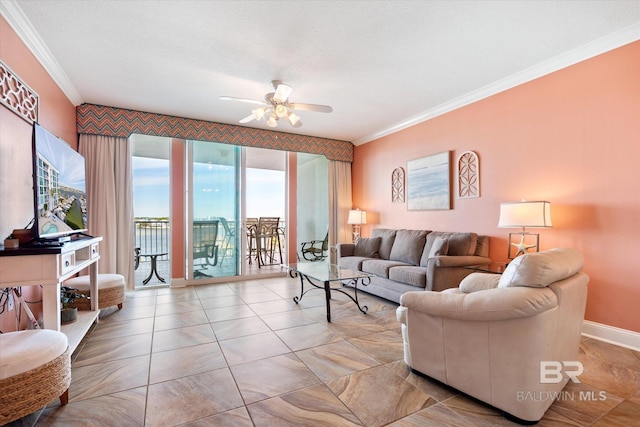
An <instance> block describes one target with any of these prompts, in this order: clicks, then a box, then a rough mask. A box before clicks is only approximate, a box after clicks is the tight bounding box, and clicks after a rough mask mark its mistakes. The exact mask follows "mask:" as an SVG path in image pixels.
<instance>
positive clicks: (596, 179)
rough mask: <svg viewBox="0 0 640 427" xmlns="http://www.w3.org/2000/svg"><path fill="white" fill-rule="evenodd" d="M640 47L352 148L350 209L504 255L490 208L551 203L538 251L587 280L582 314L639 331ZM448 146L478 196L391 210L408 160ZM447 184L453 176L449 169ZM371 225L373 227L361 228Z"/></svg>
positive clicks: (503, 233)
mask: <svg viewBox="0 0 640 427" xmlns="http://www.w3.org/2000/svg"><path fill="white" fill-rule="evenodd" d="M639 137H640V42H635V43H633V44H630V45H627V46H624V47H621V48H618V49H615V50H613V51H610V52H608V53H605V54H602V55H600V56H597V57H595V58H592V59H589V60H587V61H584V62H582V63H579V64H576V65H574V66H571V67H568V68H565V69H563V70H560V71H557V72H555V73H552V74H550V75H547V76H544V77H542V78H539V79H536V80H534V81H531V82H529V83H526V84H523V85H521V86H518V87H516V88H513V89H511V90H508V91H505V92H502V93H500V94H497V95H494V96H492V97H490V98H487V99H484V100H482V101H479V102H476V103H474V104H471V105H468V106H466V107H463V108H460V109H458V110H455V111H453V112H450V113H447V114H445V115H442V116H440V117H437V118H434V119H432V120H429V121H427V122H424V123H421V124H418V125H415V126H413V127H411V128H408V129H405V130H403V131H400V132H397V133H394V134H392V135H388V136H386V137H383V138H380V139H378V140H375V141H372V142H370V143H368V144H364V145H361V146H359V147H356V150H355V162H354V164H353V203H354V206H358V207H359V208H361V209H365V210H367V212H371V213H372V215H371V218H372V219H373V222H375V223H374V224H369V225H367V226H366V227H363V231H364V234H365V235H368V233H369V232H370V229H371V227H405V228H430V229H434V230H452V231H454V230H456V231H476V232H478V233H481V234H488V235H490V236H492V241H491V258H493V259H494V260H506V257H507V254H506V247H507V242H506V238H507V234H508V232H509V231H517V230H507V229H498V228H497V223H498V214H499V204H500V202H505V201H517V200H520V199H528V200H535V199H538V200H549V201H550V202H551V211H552V220H553V225H554V227H553V228H552V229H545V230H542V231H541V232H540V234H541V236H540V240H541V246H542V249H549V248H552V247H572V248H576V249H578V250H580V251H581V252H582V253H583V254H584V256H585V272H586V273H588V274H589V275H590V277H591V281H590V283H589V298H588V302H587V312H586V319H587V320H591V321H594V322H598V323H603V324H606V325H611V326H615V327H619V328H623V329H627V330H631V331H635V332H640V316H638V313H637V310H638V307H640V283H639V282H640V263H639V262H638V252H637V249H638V238H640V191H638V182H639V181H640V172H639V171H640V169H639V168H638V159H640V143H639ZM446 150H451V151H452V152H453V153H452V171H455V162H456V160H457V157H458V156H459V155H460V154H461V153H462V152H464V151H466V150H473V151H475V152H476V153H477V154H478V156H479V158H480V167H481V175H480V177H481V197H480V198H476V199H458V198H457V197H455V191H456V190H457V186H454V187H453V188H452V192H453V194H454V197H453V199H452V201H453V209H452V210H449V211H420V212H416V211H412V212H409V211H407V209H406V205H405V204H392V203H391V188H390V186H391V184H390V183H391V173H392V171H393V169H394V168H396V167H398V166H402V167H405V168H406V162H407V160H411V159H415V158H420V157H423V156H426V155H430V154H434V153H438V152H442V151H446ZM453 175H454V177H455V174H453ZM370 222H372V221H370Z"/></svg>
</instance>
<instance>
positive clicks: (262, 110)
mask: <svg viewBox="0 0 640 427" xmlns="http://www.w3.org/2000/svg"><path fill="white" fill-rule="evenodd" d="M251 113H252V114H253V117H255V118H256V120H260V119H262V118H263V117H264V113H265V108H264V107H260V108H256V109H255V110H253V111H251Z"/></svg>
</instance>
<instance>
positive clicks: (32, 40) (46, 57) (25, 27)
mask: <svg viewBox="0 0 640 427" xmlns="http://www.w3.org/2000/svg"><path fill="white" fill-rule="evenodd" d="M0 14H1V15H2V16H3V17H4V19H5V20H6V21H7V22H8V23H9V25H10V26H11V28H13V30H14V31H15V32H16V34H17V35H18V37H20V39H21V40H22V42H23V43H24V44H25V45H26V46H27V48H28V49H29V50H30V51H31V53H33V55H34V56H35V57H36V59H37V60H38V62H40V64H42V66H43V67H44V69H45V70H46V71H47V73H49V75H50V76H51V78H52V79H53V81H54V82H55V83H56V84H57V85H58V86H59V87H60V90H62V92H64V94H65V95H66V97H67V98H68V99H69V101H71V102H72V103H73V105H75V106H78V105H80V104H82V103H83V102H84V101H83V100H82V97H81V96H80V93H79V92H78V90H77V89H76V87H75V86H74V85H73V83H71V80H70V79H69V77H68V76H67V74H66V73H65V72H64V71H63V69H62V67H61V66H60V64H59V63H58V61H57V60H56V59H55V57H54V56H53V54H52V53H51V51H50V50H49V48H48V47H47V45H46V44H45V43H44V41H43V40H42V38H40V35H38V33H37V31H36V30H35V28H33V25H31V22H30V21H29V19H28V18H27V16H26V15H25V14H24V12H23V11H22V9H21V8H20V6H18V3H17V2H16V1H15V0H2V1H0Z"/></svg>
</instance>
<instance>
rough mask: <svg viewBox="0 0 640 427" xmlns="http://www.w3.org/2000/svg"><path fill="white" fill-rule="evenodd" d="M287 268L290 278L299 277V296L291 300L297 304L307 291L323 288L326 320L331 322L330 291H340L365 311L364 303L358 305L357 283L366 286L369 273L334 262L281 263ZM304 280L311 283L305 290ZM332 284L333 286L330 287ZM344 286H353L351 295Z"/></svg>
mask: <svg viewBox="0 0 640 427" xmlns="http://www.w3.org/2000/svg"><path fill="white" fill-rule="evenodd" d="M283 266H284V267H285V268H287V269H288V270H289V276H290V277H292V278H296V277H299V278H300V296H297V295H296V296H295V297H293V301H294V302H295V303H296V304H298V302H300V300H301V299H302V297H303V296H305V294H306V293H307V292H309V291H313V290H315V289H324V294H325V300H326V304H327V322H331V292H332V291H333V292H340V293H341V294H344V295H346V296H348V297H349V298H350V299H351V301H353V302H354V303H355V304H356V306H357V307H358V309H359V310H360V311H361V312H363V313H365V314H366V313H367V310H369V308H368V307H367V306H366V305H362V306H361V305H360V303H359V302H358V285H362V286H367V285H369V283H370V281H371V275H369V274H367V273H363V272H361V271H355V270H349V269H346V268H340V267H338V266H337V265H335V264H327V263H324V262H318V263H315V262H308V263H307V262H303V263H298V264H288V265H283ZM305 282H306V283H307V284H309V285H311V287H310V288H308V289H307V290H305V289H304V288H305ZM332 285H333V287H332ZM344 286H353V289H354V292H353V295H351V294H350V293H347V292H345V291H344V290H343V289H342V288H343V287H344Z"/></svg>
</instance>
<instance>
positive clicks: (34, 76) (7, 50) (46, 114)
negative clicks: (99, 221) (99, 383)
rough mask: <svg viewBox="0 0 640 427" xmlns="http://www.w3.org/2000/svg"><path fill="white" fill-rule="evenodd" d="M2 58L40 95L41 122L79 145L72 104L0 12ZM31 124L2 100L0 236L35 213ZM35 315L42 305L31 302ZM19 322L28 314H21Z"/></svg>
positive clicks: (6, 323) (10, 321)
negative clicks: (4, 104)
mask: <svg viewBox="0 0 640 427" xmlns="http://www.w3.org/2000/svg"><path fill="white" fill-rule="evenodd" d="M0 60H1V61H2V62H3V63H4V64H5V65H7V66H8V67H9V68H10V69H11V70H12V71H13V72H14V73H15V74H16V75H17V76H18V77H19V78H20V79H21V80H22V81H23V82H24V83H26V84H27V85H28V86H29V87H30V88H31V89H32V90H33V91H35V92H36V93H37V94H38V97H39V104H40V108H39V120H38V121H39V123H40V124H41V125H42V126H44V127H45V128H46V129H48V130H49V131H51V132H52V133H53V134H54V135H57V136H58V137H60V138H62V139H64V140H65V141H66V142H68V143H69V144H71V145H72V146H73V147H74V148H77V146H78V137H77V135H76V112H75V106H74V105H73V104H72V103H71V102H70V101H69V100H68V99H67V97H66V96H65V95H64V93H63V92H62V91H61V90H60V88H59V87H58V86H57V84H56V83H55V82H54V81H53V80H52V79H51V77H50V76H49V74H48V73H47V72H46V71H45V69H44V68H43V67H42V66H41V65H40V63H39V62H38V61H37V60H36V59H35V57H34V56H33V55H32V54H31V52H30V51H29V50H28V49H27V48H26V46H25V45H24V44H23V43H22V41H21V40H20V39H19V38H18V36H17V35H16V34H15V33H14V31H13V29H11V27H10V26H9V25H8V24H7V22H6V21H5V20H4V19H3V18H2V17H0ZM31 134H32V127H31V125H30V124H29V123H27V122H26V121H24V120H22V119H21V118H19V117H18V116H17V115H16V114H14V113H13V112H11V111H10V110H9V109H7V108H6V107H4V106H3V105H0V237H1V238H2V239H4V238H5V237H6V236H7V235H8V234H9V233H10V232H11V231H12V230H13V229H14V228H22V227H24V226H26V224H27V223H28V222H29V220H30V219H31V218H33V188H32V187H33V179H32V165H31V162H32V160H31V158H32V155H31ZM23 292H24V296H25V299H26V300H27V301H39V300H40V299H41V295H42V293H41V291H40V289H39V288H37V287H28V286H25V287H23ZM30 307H31V309H32V310H33V311H34V312H35V314H36V316H39V315H41V312H42V308H41V304H39V303H36V304H30ZM15 313H16V311H15V310H14V311H11V312H5V313H3V314H2V315H0V330H2V331H3V332H7V331H12V330H15V329H16V322H15ZM22 318H23V321H22V327H24V325H25V324H26V322H25V319H26V316H25V315H24V314H23V316H22Z"/></svg>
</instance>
